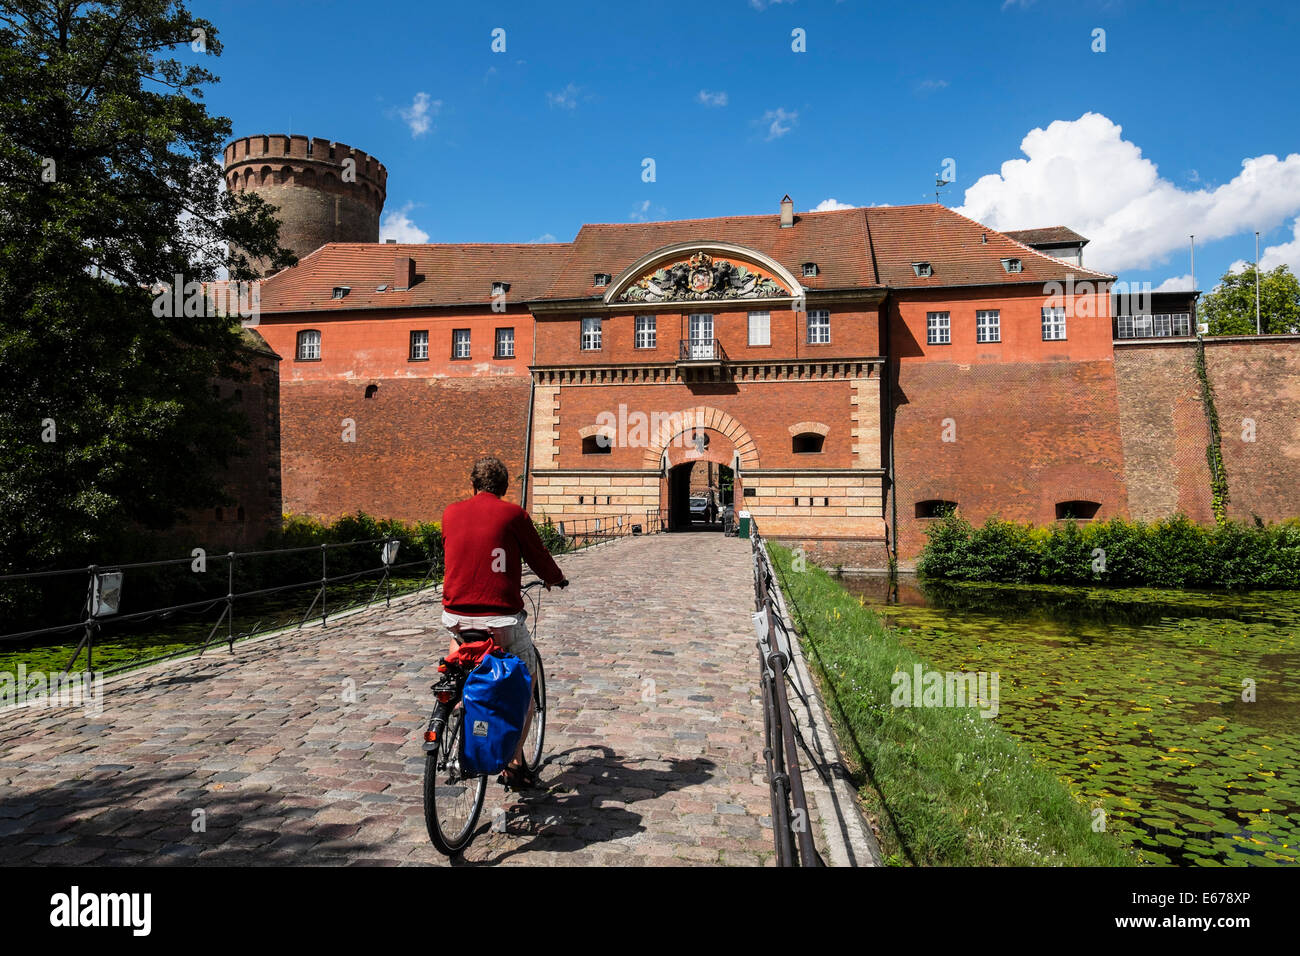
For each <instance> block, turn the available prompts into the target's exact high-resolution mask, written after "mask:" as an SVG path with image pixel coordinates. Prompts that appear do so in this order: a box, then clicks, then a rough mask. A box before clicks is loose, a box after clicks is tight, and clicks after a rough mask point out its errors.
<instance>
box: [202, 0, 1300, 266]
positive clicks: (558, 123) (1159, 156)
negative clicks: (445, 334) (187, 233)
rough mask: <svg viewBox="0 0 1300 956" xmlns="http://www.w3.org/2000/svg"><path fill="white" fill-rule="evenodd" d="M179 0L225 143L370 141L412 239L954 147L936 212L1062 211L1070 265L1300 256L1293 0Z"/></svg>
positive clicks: (699, 204) (652, 213) (555, 231)
mask: <svg viewBox="0 0 1300 956" xmlns="http://www.w3.org/2000/svg"><path fill="white" fill-rule="evenodd" d="M191 9H192V10H193V11H194V12H195V13H196V14H198V15H201V16H204V17H206V18H208V19H210V20H211V21H213V23H214V24H215V25H216V27H217V29H218V31H219V34H220V37H221V40H222V43H223V44H224V46H225V50H224V53H223V55H222V56H221V57H220V58H210V59H209V62H208V65H209V68H211V69H212V70H213V71H214V72H216V73H217V74H218V75H219V76H221V78H222V82H221V83H220V84H218V85H217V86H215V87H213V88H212V89H211V90H210V92H209V93H208V96H207V99H208V103H209V106H210V108H211V109H212V110H213V111H215V112H219V113H221V114H224V115H226V116H229V117H230V118H231V119H232V121H233V123H234V134H235V135H236V136H242V135H249V134H254V133H282V132H285V133H287V132H292V133H305V134H308V135H312V136H323V137H326V138H330V139H336V140H339V141H342V142H346V143H348V144H350V145H352V146H356V147H358V148H361V149H365V150H366V151H367V152H370V153H371V154H373V155H375V156H377V157H378V158H379V159H380V160H381V161H382V162H383V163H384V164H385V165H386V166H387V167H388V173H389V178H388V201H387V205H386V207H385V213H386V215H385V226H384V234H385V235H386V236H387V235H392V236H396V237H399V238H402V239H403V240H421V237H422V236H427V241H432V242H456V241H497V242H506V241H511V242H527V241H532V240H537V239H545V238H546V237H555V238H557V239H559V240H561V241H565V240H568V239H570V238H572V237H573V235H574V234H575V232H576V231H577V229H578V228H579V227H580V226H581V225H582V223H584V222H632V221H638V220H643V219H651V220H653V219H679V218H681V219H685V218H698V217H704V216H717V215H737V214H751V213H775V212H776V211H777V205H778V201H779V200H780V198H781V196H782V194H784V193H786V192H789V193H790V194H791V196H792V197H793V198H794V200H795V208H796V209H798V210H807V209H813V208H816V207H818V206H819V205H822V204H827V203H828V201H830V200H835V201H837V202H839V203H843V204H849V205H855V206H862V205H871V204H890V205H901V204H908V203H917V202H929V201H933V199H934V180H935V176H936V174H937V173H939V172H940V171H941V170H942V169H943V168H944V162H945V160H951V161H953V162H952V163H951V164H950V165H949V167H948V168H950V169H954V170H955V180H954V181H953V182H952V183H951V184H950V185H949V186H947V187H945V189H944V190H943V193H942V201H943V202H944V203H945V204H946V205H949V206H952V207H956V208H960V209H961V210H962V211H963V212H965V213H966V214H967V215H971V216H972V217H973V218H976V219H980V220H981V221H983V222H986V223H987V224H989V225H991V226H993V227H995V228H1001V229H1014V228H1030V227H1036V226H1045V225H1056V224H1065V225H1070V226H1072V227H1074V228H1075V229H1077V230H1078V231H1080V232H1082V233H1083V234H1084V235H1086V236H1088V237H1089V238H1091V239H1092V240H1093V242H1092V244H1091V245H1090V246H1089V247H1088V248H1087V249H1086V250H1085V257H1084V263H1085V265H1089V266H1092V267H1095V268H1104V269H1107V270H1108V271H1112V272H1117V273H1119V274H1120V276H1121V278H1124V279H1126V280H1129V281H1135V282H1142V281H1150V282H1151V283H1152V284H1153V286H1156V287H1158V286H1160V284H1161V283H1166V282H1167V283H1168V284H1169V286H1170V287H1187V285H1188V284H1189V282H1190V278H1189V276H1188V273H1189V271H1190V270H1189V256H1188V238H1187V237H1188V235H1189V234H1191V233H1195V234H1196V235H1197V237H1198V238H1197V243H1196V245H1197V249H1196V279H1197V285H1198V287H1200V288H1202V289H1209V288H1211V287H1212V286H1213V284H1214V282H1215V281H1216V280H1217V278H1218V276H1219V275H1221V274H1222V273H1223V272H1224V271H1226V270H1227V269H1229V268H1230V267H1231V266H1232V265H1233V264H1234V263H1236V262H1239V261H1240V260H1249V259H1252V258H1253V256H1254V231H1255V230H1256V229H1259V230H1260V232H1261V234H1262V235H1261V250H1268V251H1267V252H1266V253H1265V254H1264V255H1263V257H1262V261H1263V264H1264V266H1265V267H1269V266H1272V265H1275V264H1277V263H1278V262H1287V263H1289V264H1291V266H1292V268H1293V269H1297V264H1298V263H1300V218H1298V217H1300V122H1298V120H1300V108H1298V107H1297V104H1300V75H1298V74H1297V72H1296V70H1295V68H1294V63H1295V49H1294V45H1295V40H1296V37H1297V36H1300V29H1298V28H1300V12H1297V11H1298V10H1300V7H1297V6H1296V5H1293V4H1274V5H1270V6H1265V5H1260V4H1251V3H1236V4H1232V5H1227V6H1225V5H1223V4H1221V3H1220V4H1211V3H1199V2H1193V3H1187V2H1180V3H1158V2H1147V3H1139V2H1130V0H1112V2H1094V0H1074V2H1065V0H1008V2H1003V0H981V2H966V3H956V2H936V0H931V2H928V3H924V4H920V3H913V4H885V3H866V2H859V0H844V2H838V3H837V2H833V0H796V2H767V0H706V2H699V0H696V2H693V3H645V4H641V3H636V4H633V3H616V2H607V3H596V2H556V3H547V4H541V3H536V2H531V3H517V4H490V3H477V2H463V3H459V4H450V3H445V2H420V3H398V2H392V3H385V2H374V3H371V4H362V3H357V2H355V0H351V2H344V3H334V2H321V0H316V2H297V0H292V2H290V0H282V2H271V0H268V2H266V3H262V4H254V3H251V2H248V0H191ZM497 29H501V30H504V31H505V34H504V40H505V52H493V50H492V48H491V47H492V43H493V31H494V30H497ZM796 30H801V31H803V37H804V46H805V50H804V51H803V52H796V51H795V50H794V48H793V47H794V46H795V45H796V44H797V41H796V38H795V36H794V31H796ZM1098 30H1102V31H1104V34H1099V33H1097V32H1096V31H1098ZM1103 44H1104V51H1101V50H1100V49H1096V50H1095V49H1094V48H1099V47H1101V46H1102V45H1103ZM182 55H183V56H194V54H189V53H188V52H186V53H184V54H182ZM1035 131H1036V132H1035ZM647 158H649V159H652V160H653V161H654V173H655V179H654V181H653V182H646V181H644V180H643V168H644V165H643V163H644V160H645V159H647ZM1008 163H1009V164H1010V165H1006V166H1004V164H1008ZM1243 164H1244V165H1243ZM1297 271H1300V269H1297Z"/></svg>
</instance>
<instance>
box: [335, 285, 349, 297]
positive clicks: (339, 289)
mask: <svg viewBox="0 0 1300 956" xmlns="http://www.w3.org/2000/svg"><path fill="white" fill-rule="evenodd" d="M351 291H352V287H351V286H346V285H336V286H335V287H334V293H333V295H331V296H330V298H331V299H341V298H343V297H344V296H345V295H347V294H348V293H349V292H351Z"/></svg>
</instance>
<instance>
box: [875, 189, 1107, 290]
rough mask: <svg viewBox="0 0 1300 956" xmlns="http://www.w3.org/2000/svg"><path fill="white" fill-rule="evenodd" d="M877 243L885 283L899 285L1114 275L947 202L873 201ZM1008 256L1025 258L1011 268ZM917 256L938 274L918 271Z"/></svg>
mask: <svg viewBox="0 0 1300 956" xmlns="http://www.w3.org/2000/svg"><path fill="white" fill-rule="evenodd" d="M866 214H867V222H868V223H869V224H870V227H871V246H872V250H873V252H874V253H875V258H876V268H877V270H878V272H879V274H880V281H881V283H882V284H883V285H887V286H892V287H894V288H942V287H943V286H969V285H1003V284H1007V283H1036V282H1051V281H1053V280H1055V281H1062V282H1063V281H1065V279H1066V277H1067V276H1069V275H1073V276H1074V277H1075V279H1107V280H1109V279H1113V278H1115V277H1114V276H1112V275H1109V274H1107V273H1104V272H1094V271H1093V270H1091V269H1084V268H1082V267H1081V266H1075V265H1071V264H1069V263H1067V262H1062V261H1061V260H1060V259H1054V258H1052V257H1051V256H1049V255H1045V254H1043V253H1041V252H1037V251H1035V250H1034V249H1031V248H1030V247H1029V246H1027V245H1025V244H1024V243H1023V242H1017V241H1016V240H1015V239H1011V238H1008V237H1007V235H1006V234H1005V233H1001V232H997V231H996V230H994V229H990V228H989V227H988V226H984V225H981V224H980V223H978V222H976V221H975V220H974V219H967V218H966V217H965V216H963V215H961V214H960V213H958V212H955V211H953V210H951V209H949V208H947V207H946V206H941V205H937V204H935V203H927V204H926V205H923V206H873V207H870V208H868V209H867V210H866ZM1003 259H1019V260H1020V263H1021V271H1020V272H1018V273H1008V272H1007V271H1006V269H1005V268H1003V266H1002V260H1003ZM914 262H928V263H930V265H931V266H932V267H933V270H934V274H933V275H932V276H931V277H929V278H922V277H919V276H917V275H916V272H915V271H914V270H913V269H912V263H914Z"/></svg>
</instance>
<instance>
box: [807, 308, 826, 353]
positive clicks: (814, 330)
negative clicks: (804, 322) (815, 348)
mask: <svg viewBox="0 0 1300 956" xmlns="http://www.w3.org/2000/svg"><path fill="white" fill-rule="evenodd" d="M830 340H831V314H830V312H828V311H827V310H826V309H809V310H808V344H809V345H827V344H829V343H830Z"/></svg>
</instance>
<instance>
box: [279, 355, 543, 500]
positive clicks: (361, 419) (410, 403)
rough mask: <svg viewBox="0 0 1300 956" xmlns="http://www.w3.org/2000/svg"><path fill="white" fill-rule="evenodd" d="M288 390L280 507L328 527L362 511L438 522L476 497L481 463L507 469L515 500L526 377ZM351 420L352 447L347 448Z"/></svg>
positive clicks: (293, 385) (308, 384)
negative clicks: (491, 461)
mask: <svg viewBox="0 0 1300 956" xmlns="http://www.w3.org/2000/svg"><path fill="white" fill-rule="evenodd" d="M365 386H366V382H365V381H364V380H362V381H355V382H347V381H333V382H319V381H300V382H285V383H283V384H282V387H281V393H282V408H283V415H282V418H283V454H284V508H285V511H287V512H294V513H301V514H310V515H316V516H319V517H324V518H331V517H336V516H338V515H341V514H346V513H349V512H354V511H356V510H358V509H361V510H364V511H366V512H368V513H370V514H372V515H375V516H376V517H384V518H400V519H402V520H405V521H434V520H439V519H440V518H441V516H442V511H443V509H444V508H445V507H446V506H447V505H448V504H450V503H451V502H452V501H455V500H457V499H459V498H464V497H466V496H467V495H468V494H469V493H470V485H469V472H470V468H471V467H472V466H473V464H474V461H475V460H476V459H477V458H478V457H479V456H481V455H484V454H492V455H496V456H498V457H499V458H500V459H501V460H502V461H504V462H505V463H506V466H507V467H508V468H509V469H510V491H509V494H508V495H507V497H508V498H509V499H510V500H511V501H516V502H517V501H519V490H520V481H521V478H522V469H523V464H524V450H525V431H526V429H527V425H528V400H529V382H528V379H527V378H520V377H515V376H504V375H503V376H494V377H487V378H446V379H434V380H406V379H389V380H385V381H382V382H380V383H379V388H378V390H377V391H376V393H375V396H374V397H373V398H370V399H367V398H365ZM345 418H351V419H353V420H354V421H355V422H356V441H355V442H352V443H348V442H344V441H343V440H342V434H343V427H344V426H343V424H342V421H343V419H345Z"/></svg>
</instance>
